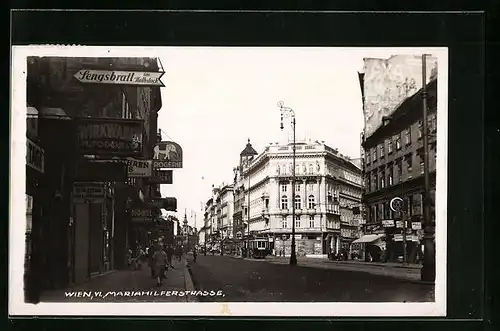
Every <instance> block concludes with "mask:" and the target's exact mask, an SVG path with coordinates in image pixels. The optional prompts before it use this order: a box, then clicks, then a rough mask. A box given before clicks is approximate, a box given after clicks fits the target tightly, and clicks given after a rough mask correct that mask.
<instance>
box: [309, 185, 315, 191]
mask: <svg viewBox="0 0 500 331" xmlns="http://www.w3.org/2000/svg"><path fill="white" fill-rule="evenodd" d="M308 190H309V192H311V191H314V184H309V188H308Z"/></svg>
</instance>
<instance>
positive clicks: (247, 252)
mask: <svg viewBox="0 0 500 331" xmlns="http://www.w3.org/2000/svg"><path fill="white" fill-rule="evenodd" d="M247 166H248V173H247V175H248V208H247V222H248V224H247V251H246V257H249V256H250V255H249V253H250V164H249V163H247Z"/></svg>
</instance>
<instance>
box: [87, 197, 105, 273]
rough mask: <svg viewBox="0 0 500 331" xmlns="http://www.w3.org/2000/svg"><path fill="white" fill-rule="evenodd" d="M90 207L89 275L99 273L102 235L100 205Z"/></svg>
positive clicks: (101, 256)
mask: <svg viewBox="0 0 500 331" xmlns="http://www.w3.org/2000/svg"><path fill="white" fill-rule="evenodd" d="M89 206H90V218H89V223H90V240H89V241H90V247H89V249H90V274H94V273H99V272H101V269H102V262H103V261H102V258H103V248H102V246H103V245H102V243H103V233H102V210H101V208H102V204H97V203H92V204H90V205H89Z"/></svg>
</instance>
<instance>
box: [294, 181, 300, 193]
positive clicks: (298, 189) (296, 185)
mask: <svg viewBox="0 0 500 331" xmlns="http://www.w3.org/2000/svg"><path fill="white" fill-rule="evenodd" d="M295 192H300V184H297V183H296V184H295Z"/></svg>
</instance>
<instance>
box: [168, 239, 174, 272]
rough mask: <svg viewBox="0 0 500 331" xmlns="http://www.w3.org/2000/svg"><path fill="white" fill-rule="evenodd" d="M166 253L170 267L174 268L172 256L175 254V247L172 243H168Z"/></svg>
mask: <svg viewBox="0 0 500 331" xmlns="http://www.w3.org/2000/svg"><path fill="white" fill-rule="evenodd" d="M166 253H167V261H168V264H169V265H170V267H171V268H172V269H173V268H174V265H173V264H172V256H173V255H174V248H173V246H172V245H168V246H167V250H166Z"/></svg>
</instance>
